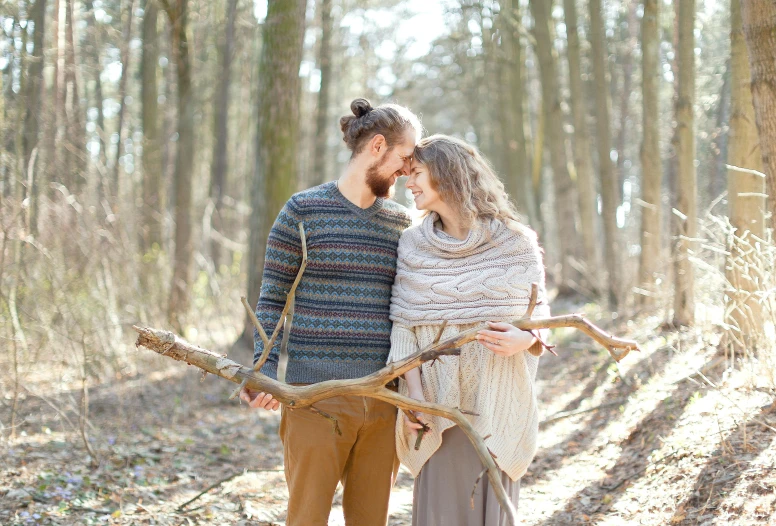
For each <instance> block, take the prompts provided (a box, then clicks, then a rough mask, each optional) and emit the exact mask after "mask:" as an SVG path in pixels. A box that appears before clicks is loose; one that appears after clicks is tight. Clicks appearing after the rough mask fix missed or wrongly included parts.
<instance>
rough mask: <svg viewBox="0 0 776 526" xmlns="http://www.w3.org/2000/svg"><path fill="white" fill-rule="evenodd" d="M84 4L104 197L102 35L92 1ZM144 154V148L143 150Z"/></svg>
mask: <svg viewBox="0 0 776 526" xmlns="http://www.w3.org/2000/svg"><path fill="white" fill-rule="evenodd" d="M84 6H85V7H86V11H87V20H88V22H87V23H88V24H89V26H90V29H91V31H90V39H89V40H90V41H91V42H89V45H88V46H87V48H86V50H87V52H88V54H89V55H90V59H91V62H92V64H91V65H92V69H93V71H92V74H93V75H94V77H93V82H94V99H95V100H94V106H95V108H96V109H97V140H98V141H99V145H100V155H99V166H98V167H97V171H98V173H99V176H98V177H99V181H98V185H97V187H98V188H99V193H100V198H104V197H105V196H107V195H108V193H109V192H108V189H107V188H106V184H107V183H108V181H107V169H108V153H107V150H106V147H107V146H106V141H105V133H106V130H105V112H104V111H103V105H104V96H103V94H102V64H101V62H100V51H101V49H102V35H101V32H100V28H99V26H98V21H97V16H96V14H95V9H94V2H93V1H92V0H85V1H84ZM143 155H145V150H143Z"/></svg>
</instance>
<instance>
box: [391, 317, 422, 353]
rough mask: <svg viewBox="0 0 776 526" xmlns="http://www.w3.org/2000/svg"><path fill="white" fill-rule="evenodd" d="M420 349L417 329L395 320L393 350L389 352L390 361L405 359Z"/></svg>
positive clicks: (392, 333) (392, 334) (392, 332)
mask: <svg viewBox="0 0 776 526" xmlns="http://www.w3.org/2000/svg"><path fill="white" fill-rule="evenodd" d="M419 350H420V348H419V347H418V339H417V337H416V336H415V330H414V329H412V327H408V326H407V325H402V324H400V323H396V322H394V323H393V329H392V330H391V352H390V353H389V354H388V363H391V362H398V361H399V360H403V359H404V358H407V357H408V356H412V355H413V354H415V353H416V352H418V351H419Z"/></svg>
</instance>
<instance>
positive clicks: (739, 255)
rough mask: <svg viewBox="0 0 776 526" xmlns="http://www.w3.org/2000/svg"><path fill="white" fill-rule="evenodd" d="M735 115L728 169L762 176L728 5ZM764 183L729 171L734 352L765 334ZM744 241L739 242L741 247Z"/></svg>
mask: <svg viewBox="0 0 776 526" xmlns="http://www.w3.org/2000/svg"><path fill="white" fill-rule="evenodd" d="M730 69H731V78H730V81H731V94H730V102H731V115H730V143H729V145H728V158H727V160H728V164H729V165H731V166H735V167H737V168H742V169H744V170H754V171H756V172H761V171H762V154H761V152H760V145H759V140H758V138H757V126H756V124H755V116H754V106H753V104H752V90H751V89H750V85H751V72H750V70H749V57H748V54H747V50H746V42H745V41H744V33H743V26H742V20H741V1H740V0H731V2H730ZM764 191H765V181H764V180H763V178H762V177H761V176H759V175H757V174H756V173H752V172H745V171H741V170H738V169H730V170H729V171H728V210H729V213H730V223H731V224H732V225H733V227H734V228H735V229H736V231H735V236H734V237H733V238H732V239H731V245H730V257H729V262H728V264H727V265H726V267H727V269H728V270H727V278H728V282H729V283H730V285H731V286H732V290H730V291H729V293H728V305H727V308H726V309H725V312H728V313H729V315H730V317H731V318H732V319H731V320H730V322H731V324H734V325H735V326H736V327H738V328H739V330H740V331H741V332H740V334H739V336H740V340H739V341H738V342H737V343H738V344H737V345H736V347H738V348H739V350H742V349H741V347H749V346H750V344H751V343H753V342H754V341H756V339H757V335H758V333H760V332H761V330H762V322H763V319H762V310H761V309H762V307H761V305H760V302H759V298H758V297H757V296H756V295H755V294H754V292H755V291H756V290H757V288H758V283H757V281H756V280H757V279H758V278H759V276H760V273H761V272H762V270H759V272H758V267H759V265H758V264H757V259H756V257H755V258H752V257H751V254H752V250H751V246H752V245H754V243H756V242H754V241H753V240H752V236H756V237H758V238H760V239H763V238H764V237H765V236H764V234H765V199H764V197H763V193H764ZM739 240H741V241H739Z"/></svg>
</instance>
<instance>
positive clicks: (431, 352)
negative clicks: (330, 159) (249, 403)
mask: <svg viewBox="0 0 776 526" xmlns="http://www.w3.org/2000/svg"><path fill="white" fill-rule="evenodd" d="M299 230H300V235H301V238H302V249H303V257H302V264H301V265H300V268H299V273H298V274H297V278H296V280H295V281H294V284H293V286H292V287H291V290H290V291H289V293H288V297H287V299H286V306H285V308H284V309H283V313H282V314H281V319H280V320H279V322H278V325H277V326H276V328H275V331H274V332H273V334H272V337H271V338H269V339H267V335H266V334H265V333H264V331H263V329H262V328H261V324H260V323H259V321H258V319H256V316H255V314H254V313H253V310H252V309H251V308H250V305H248V302H247V300H245V298H243V306H245V308H246V310H247V311H248V313H249V315H250V317H251V321H252V322H253V323H254V326H256V328H257V331H258V333H259V336H260V337H261V338H262V342H264V344H265V348H264V351H263V352H262V356H261V357H260V359H259V361H257V363H256V365H255V366H254V367H252V368H248V367H245V366H243V365H241V364H239V363H237V362H234V361H232V360H230V359H228V358H227V357H226V355H221V354H217V353H214V352H212V351H209V350H207V349H203V348H201V347H198V346H196V345H193V344H191V343H189V342H187V341H185V340H183V339H182V338H179V337H178V336H176V335H175V334H173V333H171V332H169V331H164V330H158V329H153V328H148V327H137V326H135V327H134V329H135V330H136V331H137V332H138V334H139V336H138V339H137V342H136V345H137V346H142V347H146V348H147V349H149V350H152V351H154V352H156V353H159V354H161V355H164V356H168V357H170V358H173V359H174V360H179V361H184V362H186V363H187V364H189V365H195V366H196V367H198V368H200V369H202V370H203V371H206V372H209V373H211V374H214V375H216V376H220V377H222V378H225V379H227V380H229V381H231V382H235V383H238V384H239V387H238V390H237V391H235V394H236V393H238V392H239V389H241V388H242V387H247V388H249V389H251V390H253V391H259V392H264V393H269V394H271V395H272V396H273V398H275V400H277V401H278V402H279V403H281V404H283V405H286V406H287V407H289V408H291V409H296V408H302V407H309V406H312V404H314V403H316V402H319V401H321V400H325V399H328V398H332V397H335V396H348V395H351V396H366V397H370V398H376V399H378V400H382V401H385V402H388V403H390V404H393V405H395V406H396V407H398V408H400V409H401V410H402V411H404V412H405V413H406V414H408V415H409V417H410V419H411V420H413V421H417V418H416V417H415V415H414V414H413V411H422V412H424V413H427V414H431V415H436V416H441V417H443V418H447V419H448V420H450V421H452V422H454V423H455V424H456V425H458V426H459V427H460V428H461V430H462V431H463V432H464V433H465V434H466V436H467V437H468V438H469V440H470V441H471V443H472V445H473V446H474V448H475V450H476V452H477V455H478V456H479V457H480V461H481V462H482V464H483V466H485V468H486V470H487V474H488V479H489V480H490V483H491V485H492V486H493V490H494V492H495V494H496V498H497V500H498V502H499V504H500V506H501V508H502V510H504V511H505V513H506V514H507V516H508V518H509V524H510V526H515V525H516V524H517V515H516V511H515V508H514V505H513V504H512V502H511V500H510V499H509V497H508V496H507V494H506V491H505V490H504V486H503V485H502V483H501V470H500V469H499V468H498V466H497V465H496V463H495V460H494V458H495V457H494V456H493V454H492V453H491V452H490V451H489V450H488V448H487V446H486V445H485V439H483V438H482V437H480V436H479V435H478V434H477V432H476V431H475V430H474V427H473V426H472V424H471V423H470V422H469V421H468V420H467V419H466V417H465V416H464V412H463V411H461V410H459V409H456V408H450V407H445V406H442V405H440V404H435V403H431V402H426V401H420V400H414V399H412V398H409V397H406V396H402V395H400V394H398V393H396V392H394V391H391V390H390V389H387V388H386V387H385V385H386V384H387V383H389V382H391V381H392V380H394V379H396V378H398V377H399V376H401V375H403V374H404V373H406V372H407V371H410V370H412V369H415V368H416V367H419V366H420V365H421V364H423V363H425V362H429V361H430V362H432V363H433V362H434V361H435V360H437V359H439V358H440V357H442V356H458V355H460V353H461V347H462V346H463V345H465V344H467V343H470V342H473V341H474V340H476V338H477V332H478V331H480V330H482V329H485V328H487V327H488V325H486V324H483V325H481V326H478V327H475V328H473V329H470V330H468V331H465V332H463V333H459V334H457V335H455V336H453V337H451V338H448V339H446V340H442V341H439V340H440V338H441V336H442V332H443V331H444V328H445V326H446V323H443V324H442V326H441V328H440V330H439V332H438V334H437V337H436V338H435V339H434V341H433V343H432V344H431V345H429V346H428V347H426V348H425V349H422V350H420V351H419V352H417V353H415V354H414V355H412V356H408V357H407V358H404V359H403V360H399V361H397V362H393V363H391V364H388V365H387V366H385V367H383V368H382V369H380V370H379V371H376V372H374V373H372V374H370V375H368V376H364V377H362V378H355V379H348V380H329V381H325V382H319V383H315V384H311V385H305V386H291V385H288V384H284V383H281V382H278V381H277V380H273V379H272V378H269V377H268V376H265V375H263V374H261V372H260V371H259V369H260V368H261V365H263V363H264V361H265V360H266V358H267V355H268V353H269V350H270V349H271V348H272V345H271V344H274V341H275V339H276V338H277V336H278V334H279V332H280V327H282V322H283V318H284V317H285V316H286V314H287V313H288V309H289V308H290V305H291V302H292V300H293V297H294V294H295V292H296V287H297V285H298V284H299V281H300V279H301V276H302V274H303V273H304V269H305V266H306V263H307V247H306V241H305V234H304V227H303V225H302V224H301V223H300V224H299ZM537 295H538V285H536V284H534V285H533V286H532V288H531V301H530V304H529V307H528V309H527V310H526V315H524V316H523V317H522V318H519V319H517V320H515V321H514V322H512V324H513V325H514V326H515V327H517V328H518V329H522V330H525V331H529V332H531V331H535V330H539V329H555V328H560V327H572V328H575V329H577V330H580V331H582V332H584V333H585V334H587V335H589V336H590V337H591V338H593V339H594V340H596V341H597V342H599V343H600V344H601V345H603V346H604V347H605V348H606V349H607V351H609V353H610V354H611V356H612V357H613V358H614V359H615V360H616V361H619V360H622V359H623V358H624V357H625V356H626V355H627V354H628V353H629V352H630V351H631V350H638V344H637V343H636V342H635V341H633V340H625V339H621V338H616V337H614V336H612V335H610V334H607V333H606V332H604V331H603V330H601V329H600V328H598V327H596V326H595V325H593V324H592V323H590V322H589V321H587V320H586V319H585V318H584V317H583V316H582V315H579V314H572V315H567V316H556V317H551V318H545V319H539V320H535V319H531V318H530V316H531V314H532V313H533V309H534V307H535V306H536V300H537ZM542 344H543V345H545V346H546V344H544V342H542ZM617 349H622V351H620V352H617ZM233 396H234V395H233ZM312 410H313V412H314V413H317V414H319V415H321V416H323V417H325V418H328V419H330V420H332V421H333V422H334V429H335V432H336V431H337V428H338V425H337V420H336V418H334V417H332V416H330V415H327V414H325V413H322V412H321V411H319V410H317V409H315V408H312ZM427 429H428V427H427V426H424V429H423V430H422V431H426V430H427ZM421 438H422V433H419V438H418V441H417V442H418V443H417V444H416V446H419V441H420V439H421Z"/></svg>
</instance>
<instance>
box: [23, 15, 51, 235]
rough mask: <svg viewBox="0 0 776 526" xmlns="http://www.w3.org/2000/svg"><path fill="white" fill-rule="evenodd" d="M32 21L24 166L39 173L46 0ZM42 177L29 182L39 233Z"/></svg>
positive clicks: (31, 214)
mask: <svg viewBox="0 0 776 526" xmlns="http://www.w3.org/2000/svg"><path fill="white" fill-rule="evenodd" d="M29 15H30V21H31V22H32V24H33V31H34V33H33V36H32V56H30V57H28V64H29V67H28V72H27V95H26V106H27V111H26V115H25V118H24V169H25V172H27V173H28V174H31V175H33V176H34V175H35V174H36V173H37V171H36V170H30V164H31V162H32V161H33V154H34V155H35V157H36V158H37V154H38V136H39V134H40V121H41V118H42V111H43V104H42V101H43V37H44V36H45V34H46V29H45V23H46V0H36V2H35V4H34V5H33V6H32V7H31V8H30V13H29ZM39 187H40V182H39V181H33V184H32V185H28V187H27V192H28V197H29V204H28V207H29V217H30V221H29V225H28V227H29V228H30V231H31V232H32V233H33V234H36V233H37V231H38V229H37V223H38V189H39Z"/></svg>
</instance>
